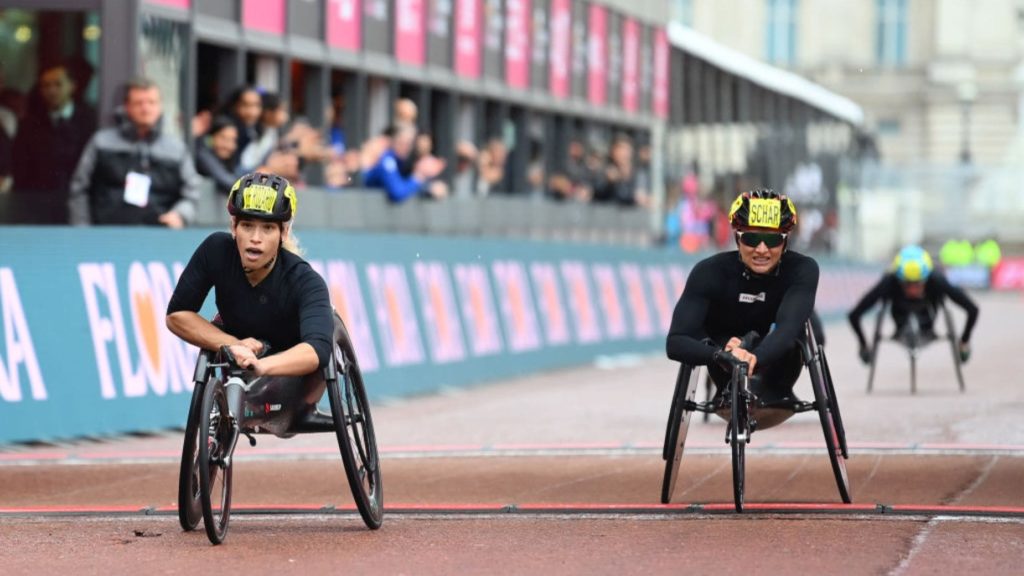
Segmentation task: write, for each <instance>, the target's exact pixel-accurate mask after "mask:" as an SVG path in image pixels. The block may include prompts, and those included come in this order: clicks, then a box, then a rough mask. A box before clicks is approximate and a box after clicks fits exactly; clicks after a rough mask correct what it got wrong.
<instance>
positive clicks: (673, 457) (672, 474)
mask: <svg viewBox="0 0 1024 576" xmlns="http://www.w3.org/2000/svg"><path fill="white" fill-rule="evenodd" d="M698 379H699V370H698V369H696V368H693V367H690V366H680V367H679V377H678V378H677V380H676V389H675V393H674V394H673V395H672V408H671V410H669V414H668V430H667V431H666V434H665V448H664V450H663V453H662V455H663V456H664V458H665V475H664V477H663V478H662V482H661V503H662V504H668V503H670V502H672V493H673V492H674V491H675V489H676V480H677V479H678V478H679V462H680V460H682V458H683V448H684V447H685V446H686V433H687V431H688V430H689V428H690V418H691V416H692V415H693V411H691V410H687V409H686V407H685V401H687V400H688V401H691V402H692V401H693V399H694V396H695V395H696V394H697V382H698Z"/></svg>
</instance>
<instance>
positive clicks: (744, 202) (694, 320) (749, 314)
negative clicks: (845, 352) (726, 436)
mask: <svg viewBox="0 0 1024 576" xmlns="http://www.w3.org/2000/svg"><path fill="white" fill-rule="evenodd" d="M729 222H730V224H731V225H732V228H733V230H734V234H735V239H736V247H737V250H736V251H730V252H723V253H720V254H716V255H714V256H711V257H709V258H706V259H704V260H702V261H701V262H699V263H698V264H697V265H696V266H694V268H693V270H692V271H691V272H690V275H689V277H688V278H687V281H686V287H685V289H684V290H683V294H682V296H681V297H680V299H679V302H678V303H677V304H676V308H675V312H674V314H673V316H672V325H671V327H670V329H669V334H668V340H667V342H666V349H667V353H668V357H669V358H670V359H672V360H676V361H678V362H683V363H686V364H689V365H692V366H697V365H705V366H707V367H708V372H709V374H710V375H711V378H712V380H713V381H714V382H715V386H716V388H717V392H716V394H715V400H714V401H715V402H721V394H722V391H723V389H724V388H725V387H726V385H727V384H728V382H729V379H730V374H729V373H728V372H727V371H726V370H725V369H724V368H722V367H721V366H719V365H718V364H717V363H716V362H715V361H714V356H715V353H716V351H719V350H723V349H724V350H725V351H727V352H729V353H731V354H732V355H733V356H735V357H736V358H737V359H738V360H740V361H742V362H746V363H747V364H748V366H749V370H750V390H751V391H752V392H753V393H754V395H755V400H756V402H755V403H754V406H755V408H754V413H753V416H754V417H755V419H756V420H757V422H758V428H762V429H763V428H769V427H771V426H774V425H777V424H780V423H782V422H783V421H785V420H786V419H787V418H789V417H790V416H792V414H793V408H792V407H793V406H795V405H796V404H798V403H799V402H800V401H799V400H798V399H797V398H796V396H795V395H794V394H793V385H794V384H795V383H796V380H797V378H798V377H799V376H800V371H801V370H802V367H803V364H802V359H801V352H800V350H801V348H800V346H799V342H800V339H801V337H802V335H803V330H804V326H805V324H806V322H807V320H808V318H809V317H810V316H811V313H812V310H813V309H814V297H815V292H816V291H817V288H818V264H817V262H815V261H814V260H813V259H812V258H810V257H808V256H804V255H802V254H798V253H796V252H793V251H789V250H787V243H788V237H789V233H790V231H791V230H792V229H793V227H794V226H795V225H796V223H797V214H796V207H795V206H794V205H793V202H792V201H791V200H789V198H787V197H786V196H781V195H779V194H777V193H775V192H773V191H771V190H755V191H752V192H745V193H743V194H741V195H740V196H738V197H737V198H736V200H735V201H734V202H733V205H732V207H731V209H730V211H729ZM750 331H756V332H757V333H758V334H760V335H761V336H763V338H761V339H760V341H759V342H757V343H755V345H753V346H752V347H751V348H750V349H749V350H748V349H744V348H742V347H740V343H741V338H742V337H743V335H745V334H747V333H748V332H750ZM719 414H721V412H719Z"/></svg>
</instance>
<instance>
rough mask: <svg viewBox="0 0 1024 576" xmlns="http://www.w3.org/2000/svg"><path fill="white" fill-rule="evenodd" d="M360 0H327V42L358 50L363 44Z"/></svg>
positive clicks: (335, 45)
mask: <svg viewBox="0 0 1024 576" xmlns="http://www.w3.org/2000/svg"><path fill="white" fill-rule="evenodd" d="M362 4H363V1H362V0H327V4H326V6H327V15H326V16H327V44H328V45H330V46H333V47H335V48H344V49H345V50H351V51H353V52H358V51H359V49H360V48H361V47H362V45H363V37H362V34H363V26H362V24H363V21H362V18H360V16H361V15H362V13H363V6H362Z"/></svg>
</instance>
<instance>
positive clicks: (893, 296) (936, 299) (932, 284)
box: [848, 245, 978, 364]
mask: <svg viewBox="0 0 1024 576" xmlns="http://www.w3.org/2000/svg"><path fill="white" fill-rule="evenodd" d="M947 297H948V298H949V299H950V300H952V301H953V302H955V303H956V304H957V305H958V306H960V307H961V308H963V310H964V312H966V313H967V322H966V323H965V324H964V328H963V332H962V333H961V335H960V340H959V343H958V346H959V351H960V361H961V362H966V361H967V359H968V358H969V357H970V353H971V348H970V339H971V331H972V330H974V325H975V323H976V322H977V321H978V306H977V304H975V303H974V301H973V300H971V297H970V296H968V295H967V293H966V292H964V291H963V290H962V289H960V288H959V287H957V286H954V285H952V284H950V283H949V280H947V279H946V276H945V275H944V274H943V273H942V272H941V271H939V270H936V269H935V267H934V264H933V263H932V259H931V256H930V255H929V254H928V252H927V251H925V250H924V249H923V248H921V247H920V246H914V245H911V246H906V247H904V248H903V249H902V250H900V253H899V254H897V255H896V258H895V259H894V260H893V265H892V268H891V270H890V271H888V272H886V273H885V274H884V275H883V276H882V278H881V279H880V280H879V281H878V283H877V284H875V285H874V286H873V287H872V288H871V289H870V290H868V292H867V293H866V294H865V295H864V296H863V297H862V298H861V299H860V302H858V303H857V305H856V306H854V308H853V310H851V311H850V313H849V316H848V319H849V321H850V326H852V327H853V331H854V332H855V333H856V334H857V341H858V342H859V343H860V359H861V361H862V362H864V363H865V364H869V363H870V362H871V347H870V346H869V345H868V342H867V340H866V339H865V337H864V331H863V330H862V329H861V325H860V319H861V316H863V315H864V314H865V313H866V312H867V311H868V310H870V309H871V307H872V306H874V305H875V304H876V303H878V302H879V301H882V300H887V301H889V302H890V303H891V314H892V319H893V322H895V323H896V332H895V334H894V335H893V338H894V339H895V340H899V341H904V340H905V339H906V337H907V326H908V319H909V317H910V315H911V314H914V315H915V316H916V318H917V322H918V326H919V327H920V331H921V334H920V336H919V337H920V339H921V340H922V342H923V343H928V342H930V341H932V340H935V338H936V335H935V330H934V324H935V316H936V313H937V312H938V309H939V307H940V306H941V305H942V303H943V302H944V300H945V299H946V298H947Z"/></svg>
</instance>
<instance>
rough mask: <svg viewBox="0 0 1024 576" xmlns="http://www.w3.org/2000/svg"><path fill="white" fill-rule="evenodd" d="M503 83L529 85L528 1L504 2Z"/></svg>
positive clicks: (508, 0) (515, 85)
mask: <svg viewBox="0 0 1024 576" xmlns="http://www.w3.org/2000/svg"><path fill="white" fill-rule="evenodd" d="M505 82H506V83H507V84H508V85H509V86H512V87H514V88H526V87H527V86H529V84H530V0H505Z"/></svg>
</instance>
